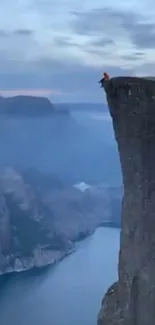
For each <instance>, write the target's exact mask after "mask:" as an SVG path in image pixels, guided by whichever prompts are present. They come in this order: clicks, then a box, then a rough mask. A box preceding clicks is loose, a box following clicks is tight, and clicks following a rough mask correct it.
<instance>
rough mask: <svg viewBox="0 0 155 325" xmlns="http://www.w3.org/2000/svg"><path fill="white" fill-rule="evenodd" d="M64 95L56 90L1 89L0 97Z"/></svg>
mask: <svg viewBox="0 0 155 325" xmlns="http://www.w3.org/2000/svg"><path fill="white" fill-rule="evenodd" d="M62 94H63V93H62V92H61V91H59V90H56V89H11V90H9V89H0V95H1V96H4V97H12V96H18V95H27V96H39V97H42V96H46V97H51V96H52V95H56V96H57V95H62Z"/></svg>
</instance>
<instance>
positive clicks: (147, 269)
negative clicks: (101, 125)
mask: <svg viewBox="0 0 155 325" xmlns="http://www.w3.org/2000/svg"><path fill="white" fill-rule="evenodd" d="M104 89H105V92H106V95H107V101H108V106H109V110H110V114H111V117H112V120H113V127H114V132H115V138H116V141H117V145H118V151H119V155H120V162H121V168H122V174H123V183H124V197H123V202H122V222H121V238H120V253H119V265H118V282H117V283H115V284H113V285H112V286H111V287H110V289H109V290H108V291H107V293H106V295H105V297H104V298H103V301H102V307H101V310H100V312H99V315H98V325H120V324H121V325H153V324H155V81H154V80H151V79H149V78H133V77H117V78H112V79H110V80H109V81H106V82H105V84H104Z"/></svg>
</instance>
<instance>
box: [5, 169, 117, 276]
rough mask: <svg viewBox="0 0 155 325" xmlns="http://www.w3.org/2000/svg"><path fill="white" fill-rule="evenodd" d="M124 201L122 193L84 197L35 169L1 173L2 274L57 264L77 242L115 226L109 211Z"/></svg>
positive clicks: (111, 191)
mask: <svg viewBox="0 0 155 325" xmlns="http://www.w3.org/2000/svg"><path fill="white" fill-rule="evenodd" d="M120 197H121V189H119V188H118V190H117V189H113V188H104V187H103V188H102V187H101V188H96V190H95V188H94V189H93V190H92V189H91V190H89V189H88V190H86V191H84V192H82V191H80V190H78V189H76V188H74V187H73V186H70V185H67V184H66V183H64V182H62V181H61V180H59V179H58V178H57V177H56V176H53V175H49V174H44V173H41V172H39V171H37V170H36V169H34V168H32V169H26V170H24V171H19V170H15V169H14V168H5V169H4V170H3V171H1V173H0V274H2V273H7V272H12V271H22V270H26V269H30V268H33V267H41V266H45V265H48V264H53V263H55V262H57V261H59V260H60V259H61V258H62V257H64V256H65V255H68V253H70V252H71V251H73V250H74V242H75V241H76V240H80V239H82V238H84V237H86V236H87V235H89V234H91V233H92V232H93V231H94V230H95V229H96V227H97V226H100V225H102V224H103V223H104V222H105V223H107V222H109V223H113V215H112V214H113V210H112V208H111V207H112V206H113V205H115V207H116V209H118V206H119V205H120ZM118 215H119V214H118ZM115 220H116V221H115ZM115 220H114V223H117V219H116V216H115Z"/></svg>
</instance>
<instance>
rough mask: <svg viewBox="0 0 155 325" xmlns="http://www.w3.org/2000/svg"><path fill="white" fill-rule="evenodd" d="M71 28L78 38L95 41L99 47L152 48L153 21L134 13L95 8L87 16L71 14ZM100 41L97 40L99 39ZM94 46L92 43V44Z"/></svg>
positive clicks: (153, 37)
mask: <svg viewBox="0 0 155 325" xmlns="http://www.w3.org/2000/svg"><path fill="white" fill-rule="evenodd" d="M72 15H73V18H74V19H73V21H72V28H73V29H74V31H75V33H77V34H79V35H87V36H90V37H93V38H94V39H95V37H98V42H97V43H98V45H99V46H101V47H103V46H105V45H109V44H113V43H114V42H115V43H118V45H119V44H120V43H121V40H123V39H124V41H125V39H126V42H125V43H127V42H128V43H129V44H130V46H131V47H132V46H133V45H134V46H136V47H137V48H146V49H147V48H154V39H155V21H154V22H152V23H150V22H149V21H148V18H149V16H146V15H144V13H143V14H142V13H137V12H134V11H133V10H131V11H130V10H128V11H124V10H118V9H115V8H96V9H93V10H90V11H87V12H77V11H74V12H73V13H72ZM99 37H100V38H99ZM94 44H95V42H94Z"/></svg>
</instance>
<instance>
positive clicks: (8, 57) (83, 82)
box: [0, 0, 155, 102]
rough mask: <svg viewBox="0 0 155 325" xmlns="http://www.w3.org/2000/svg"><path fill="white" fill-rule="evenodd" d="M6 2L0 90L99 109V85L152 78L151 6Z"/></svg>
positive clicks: (120, 0)
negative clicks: (105, 75) (106, 78)
mask: <svg viewBox="0 0 155 325" xmlns="http://www.w3.org/2000/svg"><path fill="white" fill-rule="evenodd" d="M103 3H104V1H103V0H96V1H92V0H85V3H84V2H83V1H82V0H78V1H77V0H57V1H56V0H16V1H13V0H5V1H2V3H1V10H0V90H1V94H3V95H6V96H7V95H16V94H18V93H20V94H37V95H45V96H48V97H50V98H51V99H52V100H53V101H61V102H62V101H65V102H67V101H69V102H77V101H78V102H80V101H86V102H92V101H93V102H96V101H98V102H101V101H102V100H104V95H103V91H102V90H101V89H100V88H99V85H98V84H97V81H98V80H99V78H100V76H101V75H102V72H103V71H104V70H105V71H108V72H110V75H111V76H115V75H126V74H129V75H154V74H155V16H154V12H155V2H154V1H153V0H146V1H145V0H136V1H135V0H130V2H129V1H126V0H108V2H107V1H106V2H105V5H104V4H103Z"/></svg>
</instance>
